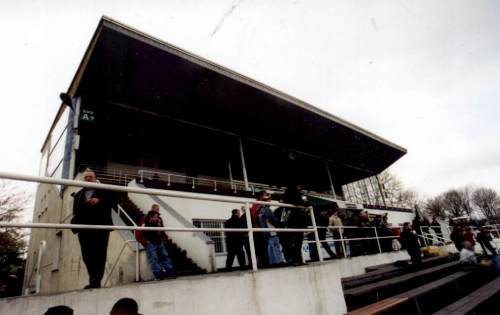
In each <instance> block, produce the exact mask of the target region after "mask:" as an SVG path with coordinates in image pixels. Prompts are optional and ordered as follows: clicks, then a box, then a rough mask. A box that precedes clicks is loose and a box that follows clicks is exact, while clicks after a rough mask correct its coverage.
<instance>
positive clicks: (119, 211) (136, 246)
mask: <svg viewBox="0 0 500 315" xmlns="http://www.w3.org/2000/svg"><path fill="white" fill-rule="evenodd" d="M117 208H118V216H119V215H120V213H123V214H124V215H125V217H126V218H127V220H129V221H130V223H132V226H137V224H136V223H135V222H134V220H132V218H131V217H130V216H129V215H128V213H127V211H125V210H124V209H123V208H122V206H120V205H119V204H118V205H117ZM133 233H134V241H135V281H139V278H140V271H139V269H140V268H139V242H138V241H137V232H136V231H134V232H133ZM129 241H130V240H127V241H125V243H124V244H123V248H122V252H123V249H124V248H125V245H127V244H128V242H129ZM120 256H121V252H120V255H118V257H117V259H116V262H115V265H116V264H117V263H118V260H119V259H120ZM113 269H114V267H113ZM111 272H113V270H111ZM105 285H106V284H105Z"/></svg>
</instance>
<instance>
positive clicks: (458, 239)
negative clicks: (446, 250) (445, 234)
mask: <svg viewBox="0 0 500 315" xmlns="http://www.w3.org/2000/svg"><path fill="white" fill-rule="evenodd" d="M450 239H451V240H452V241H453V243H454V244H455V247H456V248H457V251H458V252H459V253H460V251H461V250H462V248H464V246H463V242H464V240H465V239H464V229H463V228H462V227H461V226H460V225H455V227H454V228H453V231H452V232H451V234H450Z"/></svg>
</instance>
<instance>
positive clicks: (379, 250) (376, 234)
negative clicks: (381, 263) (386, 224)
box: [373, 227, 382, 254]
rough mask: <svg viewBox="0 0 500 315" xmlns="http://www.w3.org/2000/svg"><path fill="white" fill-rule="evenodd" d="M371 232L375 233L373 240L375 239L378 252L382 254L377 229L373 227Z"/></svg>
mask: <svg viewBox="0 0 500 315" xmlns="http://www.w3.org/2000/svg"><path fill="white" fill-rule="evenodd" d="M373 230H374V231H375V238H376V239H377V245H378V252H379V253H380V254H382V247H381V246H380V239H379V238H378V232H377V228H376V227H373Z"/></svg>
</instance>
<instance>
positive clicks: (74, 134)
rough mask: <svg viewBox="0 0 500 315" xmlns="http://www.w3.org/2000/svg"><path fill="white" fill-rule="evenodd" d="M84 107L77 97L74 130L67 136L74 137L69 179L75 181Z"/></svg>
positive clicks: (80, 99)
mask: <svg viewBox="0 0 500 315" xmlns="http://www.w3.org/2000/svg"><path fill="white" fill-rule="evenodd" d="M81 106H82V98H81V97H77V98H76V100H75V114H74V116H73V128H72V131H73V132H72V133H71V135H69V134H68V135H67V137H70V136H71V137H73V139H72V141H71V159H70V161H69V172H68V179H73V178H74V176H75V168H76V151H77V150H78V149H79V148H80V136H79V135H78V126H79V123H80V110H81Z"/></svg>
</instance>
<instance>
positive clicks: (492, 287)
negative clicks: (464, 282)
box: [434, 277, 500, 315]
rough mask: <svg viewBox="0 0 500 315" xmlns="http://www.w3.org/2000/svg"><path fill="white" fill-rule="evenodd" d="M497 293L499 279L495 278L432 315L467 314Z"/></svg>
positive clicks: (499, 287) (499, 285)
mask: <svg viewBox="0 0 500 315" xmlns="http://www.w3.org/2000/svg"><path fill="white" fill-rule="evenodd" d="M499 292H500V277H497V278H495V279H494V280H492V281H490V282H488V283H487V284H485V285H483V286H482V287H480V288H479V289H477V290H475V291H474V292H472V293H470V294H469V295H467V296H465V297H463V298H461V299H460V300H458V301H456V302H454V303H453V304H450V305H448V306H446V307H445V308H443V309H441V310H439V311H438V312H436V313H434V315H446V314H467V313H469V312H471V311H473V310H474V309H475V308H477V307H478V306H479V305H481V304H482V303H484V302H486V301H487V300H488V299H490V298H492V297H493V296H494V295H495V294H497V293H499Z"/></svg>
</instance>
